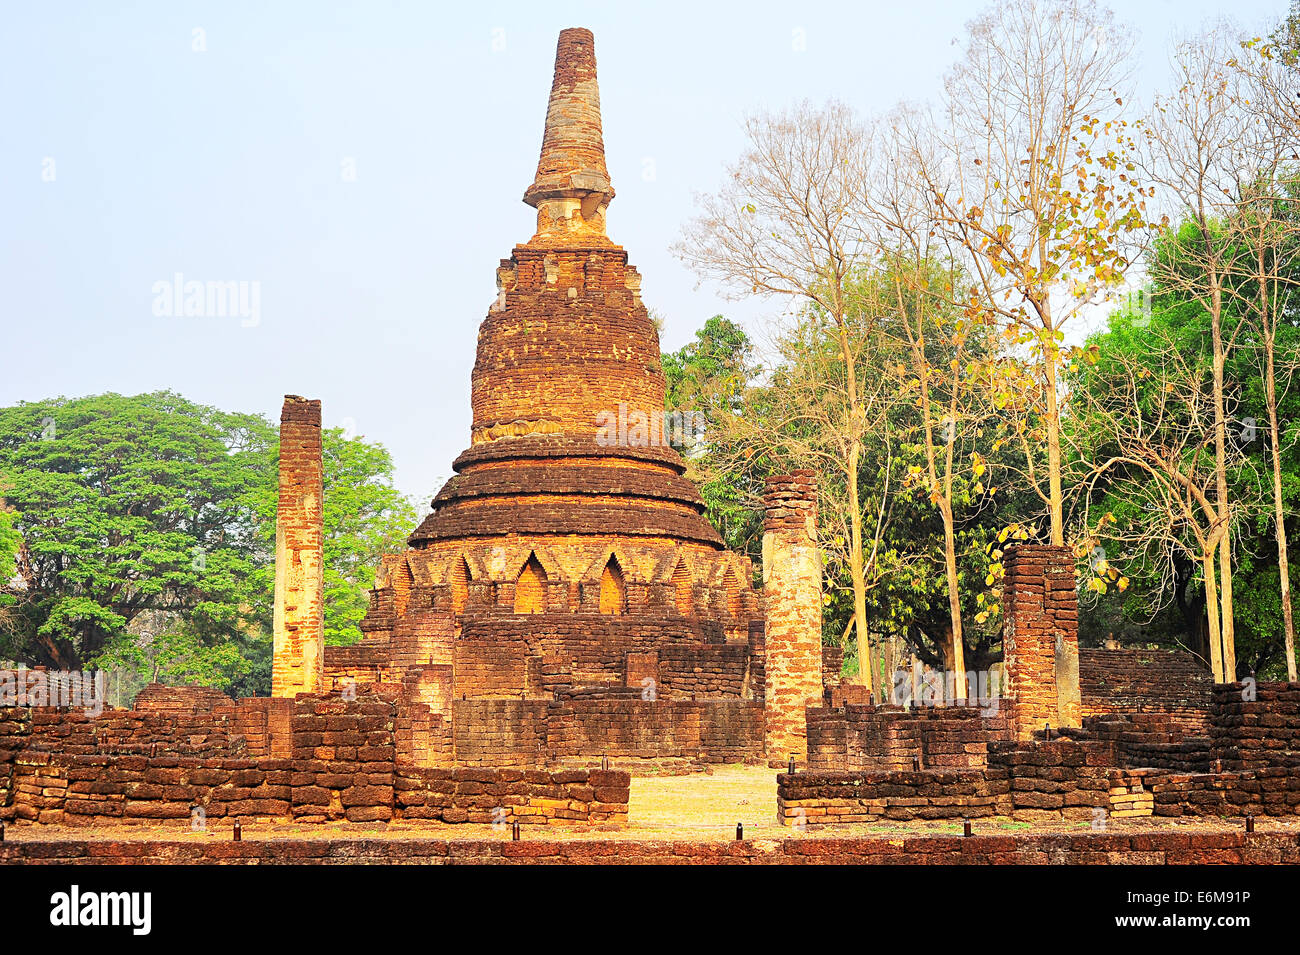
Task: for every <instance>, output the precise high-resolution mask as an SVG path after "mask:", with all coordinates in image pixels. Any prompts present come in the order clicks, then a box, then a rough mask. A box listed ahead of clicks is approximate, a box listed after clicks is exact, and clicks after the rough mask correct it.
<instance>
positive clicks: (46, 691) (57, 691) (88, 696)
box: [0, 669, 107, 716]
mask: <svg viewBox="0 0 1300 955" xmlns="http://www.w3.org/2000/svg"><path fill="white" fill-rule="evenodd" d="M106 687H107V680H106V679H105V671H103V670H27V669H22V670H0V706H58V707H67V708H78V709H82V710H85V712H86V715H87V716H98V715H99V714H100V713H102V712H104V700H105V699H106Z"/></svg>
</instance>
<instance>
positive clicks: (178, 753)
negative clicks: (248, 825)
mask: <svg viewBox="0 0 1300 955" xmlns="http://www.w3.org/2000/svg"><path fill="white" fill-rule="evenodd" d="M173 695H177V694H174V693H173ZM202 695H203V694H202V693H201V692H200V693H197V694H196V696H202ZM399 695H400V693H399V691H398V690H397V688H393V687H387V688H381V690H380V692H376V693H363V694H361V695H359V696H358V697H357V699H355V700H344V699H341V698H339V697H321V696H312V695H306V694H304V695H301V696H299V697H298V698H297V699H296V700H295V701H294V702H293V704H292V710H291V713H290V715H289V718H288V727H289V728H288V730H287V732H286V742H287V747H286V748H287V755H286V757H285V758H276V757H273V756H266V755H263V756H260V757H249V756H248V755H247V751H248V749H249V747H248V745H247V741H246V740H245V739H244V738H243V737H242V736H241V735H239V733H238V732H237V727H238V726H239V725H241V720H240V712H239V711H240V710H242V709H243V708H244V707H245V704H254V705H253V706H252V709H253V711H254V712H259V713H265V710H264V709H263V708H260V707H258V706H257V705H256V704H259V703H261V702H263V701H258V700H241V701H238V702H236V701H233V700H228V699H227V700H226V701H225V703H223V704H220V705H219V706H217V707H214V708H213V709H212V710H210V711H206V712H204V711H200V710H195V709H194V708H190V707H184V706H169V707H166V708H146V709H143V710H132V711H107V712H105V713H103V714H101V715H100V716H98V717H93V718H90V717H86V716H84V714H80V713H69V712H63V711H54V710H48V709H45V710H42V709H36V710H33V709H29V708H26V707H21V708H19V707H15V708H6V709H3V710H0V757H2V758H3V760H4V761H3V763H2V764H0V819H12V820H17V821H19V822H32V823H41V824H62V825H73V826H83V825H97V824H120V823H142V824H153V823H158V822H162V821H167V820H179V821H186V822H188V821H191V820H192V819H194V818H195V817H196V816H199V815H201V817H202V818H204V819H214V820H216V819H227V818H245V819H270V820H281V821H289V820H293V821H295V822H300V823H302V822H306V823H311V822H326V821H333V820H345V821H348V822H358V823H373V822H384V821H388V820H391V819H400V818H407V817H408V816H407V813H408V811H409V813H410V815H409V818H412V819H438V820H439V821H442V822H466V821H484V820H483V819H482V815H483V813H484V811H489V812H492V813H494V816H493V818H491V819H488V820H486V821H489V822H498V821H501V822H512V821H515V820H518V821H520V822H529V823H538V822H545V823H568V824H579V823H597V822H599V823H620V822H623V821H625V820H626V815H627V799H628V785H629V782H630V778H631V777H630V775H629V774H628V773H627V772H625V771H607V772H601V771H600V770H596V771H594V772H590V771H587V770H583V769H577V770H560V771H555V772H552V771H546V770H530V771H529V772H526V773H524V772H520V771H519V770H514V769H509V768H497V767H485V768H477V769H472V770H471V769H467V770H465V771H463V772H462V771H461V770H454V771H453V770H447V771H441V770H428V769H422V768H418V767H415V766H412V765H410V764H409V763H408V762H403V761H402V760H400V759H399V757H398V747H397V745H396V743H397V735H398V729H399V707H398V705H397V702H396V701H397V699H398V697H399ZM286 702H287V701H286ZM487 802H493V804H492V805H491V806H487V805H486V803H487ZM434 810H437V811H436V812H434Z"/></svg>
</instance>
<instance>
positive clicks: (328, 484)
mask: <svg viewBox="0 0 1300 955" xmlns="http://www.w3.org/2000/svg"><path fill="white" fill-rule="evenodd" d="M323 457H324V462H323V463H324V488H325V505H324V515H323V520H324V525H325V526H324V531H325V563H326V579H325V627H326V639H327V642H329V643H332V644H346V643H351V642H354V641H355V640H357V639H359V638H360V636H361V633H360V630H359V629H358V626H357V624H358V623H359V622H360V619H361V617H362V616H363V615H364V613H365V609H366V605H367V602H368V599H367V591H368V590H369V588H371V587H372V586H373V585H374V571H375V567H376V565H377V563H378V558H379V555H380V554H381V553H382V552H384V551H385V550H392V549H394V548H397V547H400V546H401V544H402V540H403V537H404V536H405V534H406V533H407V532H409V530H410V528H411V527H412V526H413V524H414V519H415V509H414V507H413V506H412V504H411V503H410V502H409V501H408V500H406V499H405V498H403V497H402V495H401V494H400V493H399V492H398V491H397V489H396V488H395V487H394V486H393V481H392V471H393V463H392V458H391V456H390V455H389V453H388V452H387V450H385V449H384V448H383V447H382V446H379V445H377V444H374V443H372V442H367V441H366V440H364V439H363V438H351V437H348V436H346V435H344V434H343V432H342V431H339V430H337V429H332V430H327V431H326V432H325V433H324V435H323ZM0 497H2V499H3V500H2V502H0V503H2V504H3V506H0V560H4V559H5V555H6V554H7V555H10V557H9V559H8V560H7V561H6V563H4V564H3V565H2V566H6V567H9V566H15V563H14V562H13V559H14V556H15V555H16V568H17V574H16V577H15V580H14V581H13V582H9V581H8V577H9V575H8V574H6V575H5V579H4V580H0V594H3V597H4V601H3V602H0V656H4V657H10V658H13V659H17V660H20V661H24V662H27V663H30V664H44V665H47V666H51V667H55V668H59V669H75V668H81V667H84V666H86V665H89V664H94V665H100V666H116V667H121V668H124V669H127V670H130V671H132V672H135V673H137V674H139V675H140V676H141V677H142V678H144V679H154V678H156V679H161V680H164V681H169V682H170V681H197V682H204V683H209V684H211V685H215V686H220V687H223V688H227V689H230V690H232V691H234V692H238V693H243V694H245V695H252V694H254V693H258V692H263V693H264V692H267V691H268V690H269V687H270V658H271V635H270V629H271V611H272V595H273V591H274V573H275V571H274V557H273V555H274V547H273V544H274V537H275V512H276V502H277V497H278V442H277V439H276V430H275V426H274V425H273V424H271V423H270V422H268V421H267V420H266V419H265V418H263V417H261V416H258V415H245V414H231V413H227V412H223V411H220V410H218V409H215V408H211V407H207V406H203V405H198V404H195V403H193V402H190V401H188V400H186V399H185V398H183V397H181V396H179V395H176V394H174V393H171V392H159V393H155V394H149V395H138V396H134V397H126V396H122V395H116V394H106V395H95V396H91V397H86V398H74V399H67V398H57V399H51V400H48V401H40V402H31V403H24V404H20V405H18V406H15V407H11V408H4V409H0ZM5 611H7V613H5Z"/></svg>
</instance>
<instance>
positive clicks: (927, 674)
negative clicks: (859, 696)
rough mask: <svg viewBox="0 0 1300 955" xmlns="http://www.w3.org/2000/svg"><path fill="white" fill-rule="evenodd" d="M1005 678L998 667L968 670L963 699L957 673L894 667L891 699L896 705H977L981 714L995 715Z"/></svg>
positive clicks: (916, 665)
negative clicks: (959, 690)
mask: <svg viewBox="0 0 1300 955" xmlns="http://www.w3.org/2000/svg"><path fill="white" fill-rule="evenodd" d="M1003 685H1004V680H1003V676H1002V671H1001V670H968V671H966V673H965V693H964V701H963V700H959V699H958V697H959V696H963V694H960V693H959V692H958V686H957V673H955V672H953V671H948V670H931V669H927V668H923V667H922V666H921V664H920V663H916V664H913V666H912V669H910V670H905V669H899V670H895V671H894V685H893V687H892V688H891V690H890V702H891V703H893V704H895V705H896V706H908V707H911V706H958V705H962V704H963V702H964V705H967V706H978V707H979V709H980V712H981V713H982V714H983V715H984V716H996V715H997V713H998V709H999V707H1000V706H1001V702H1002V700H1001V697H1002V689H1003Z"/></svg>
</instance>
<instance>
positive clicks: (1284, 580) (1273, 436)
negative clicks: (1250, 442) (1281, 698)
mask: <svg viewBox="0 0 1300 955" xmlns="http://www.w3.org/2000/svg"><path fill="white" fill-rule="evenodd" d="M1267 320H1268V319H1267V318H1265V319H1264V321H1267ZM1264 348H1265V356H1264V397H1265V399H1266V400H1267V402H1268V440H1269V445H1270V452H1271V457H1272V459H1273V534H1274V536H1275V537H1276V538H1277V572H1278V583H1279V586H1280V587H1281V593H1282V633H1283V637H1284V641H1285V644H1286V678H1287V680H1288V681H1290V682H1291V683H1295V682H1296V666H1295V622H1294V619H1293V617H1292V615H1291V570H1290V561H1289V560H1288V558H1287V543H1286V511H1285V509H1284V507H1283V503H1282V442H1281V433H1280V431H1281V429H1280V428H1279V427H1278V423H1277V384H1276V379H1275V378H1274V369H1273V336H1272V335H1267V334H1266V335H1265V341H1264Z"/></svg>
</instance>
